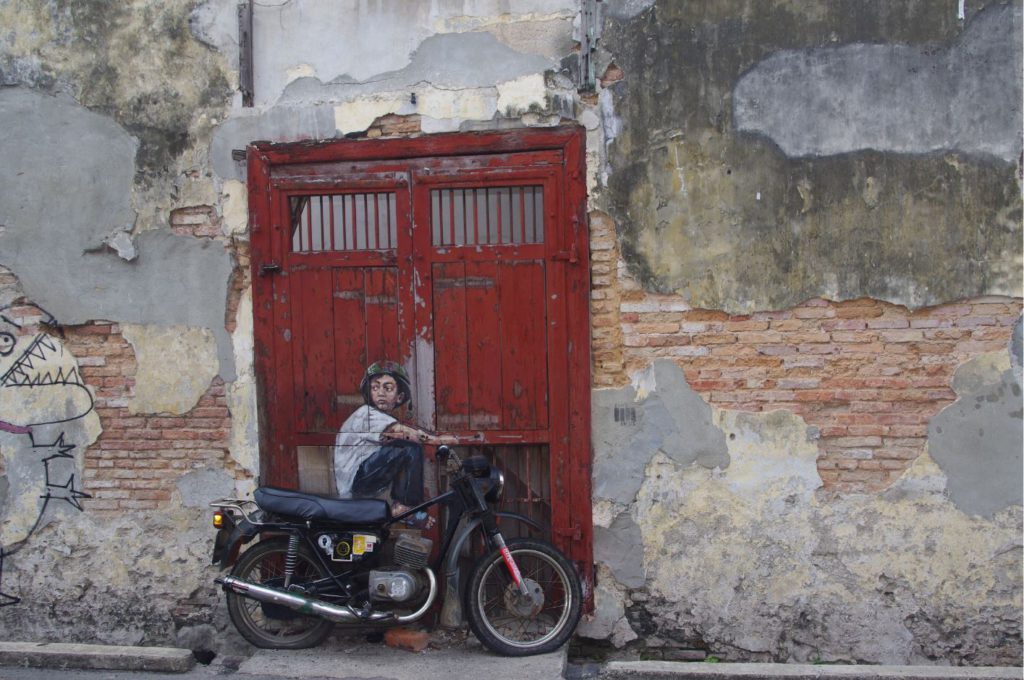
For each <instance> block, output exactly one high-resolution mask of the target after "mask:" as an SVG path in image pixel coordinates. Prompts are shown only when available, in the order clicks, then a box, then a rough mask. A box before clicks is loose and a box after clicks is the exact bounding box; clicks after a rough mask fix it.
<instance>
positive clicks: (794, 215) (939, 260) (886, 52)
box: [601, 0, 1021, 313]
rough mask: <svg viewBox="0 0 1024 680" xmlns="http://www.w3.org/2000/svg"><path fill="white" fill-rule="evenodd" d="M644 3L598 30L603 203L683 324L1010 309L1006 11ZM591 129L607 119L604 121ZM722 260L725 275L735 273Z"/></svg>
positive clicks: (1004, 5) (1017, 245)
mask: <svg viewBox="0 0 1024 680" xmlns="http://www.w3.org/2000/svg"><path fill="white" fill-rule="evenodd" d="M956 10H957V7H956V3H954V2H942V3H939V2H930V1H915V0H907V1H905V2H898V3H884V4H878V3H860V4H856V3H855V4H852V5H851V4H836V3H832V4H829V3H824V4H823V3H818V2H783V1H781V0H780V1H778V2H760V3H743V2H721V3H677V2H659V3H655V4H654V5H653V6H651V7H649V8H648V9H646V10H644V11H642V12H640V13H639V14H636V15H634V16H629V15H626V16H611V17H609V20H608V21H607V22H606V25H605V29H604V34H603V36H602V44H603V46H604V49H605V53H604V55H603V63H604V64H608V63H614V64H615V65H616V66H617V67H618V68H620V69H621V70H622V72H623V74H624V75H623V78H622V79H621V80H618V81H617V82H613V83H610V84H609V85H608V87H607V88H606V89H605V90H603V91H602V92H601V96H602V98H603V100H607V101H608V102H609V103H608V107H609V108H611V109H612V110H613V111H614V117H615V119H617V121H616V123H615V125H614V126H613V129H610V130H609V133H610V134H608V135H607V136H608V138H609V140H608V141H609V144H610V146H609V148H608V161H607V164H608V167H607V172H608V173H609V174H608V179H607V192H606V194H605V195H604V196H603V197H602V202H604V203H606V204H607V207H608V209H609V211H610V212H611V213H612V214H613V215H614V216H615V218H616V220H617V224H618V229H619V234H620V237H621V239H622V252H623V255H624V258H625V260H626V261H627V263H628V265H629V267H630V270H631V272H632V273H634V274H635V275H636V276H637V277H638V278H639V279H640V281H641V283H642V284H643V285H644V287H645V288H647V289H648V290H655V291H658V292H676V293H679V294H680V295H682V296H683V297H684V298H685V299H686V300H687V302H689V303H690V304H691V305H692V306H693V307H707V308H712V309H726V310H729V311H731V312H738V313H742V312H749V311H753V310H758V309H784V308H787V307H790V306H792V305H794V304H798V303H800V302H802V301H804V300H807V299H809V298H813V297H827V298H830V299H853V298H857V297H861V296H870V297H875V298H879V299H884V300H888V301H891V302H895V303H899V304H904V305H907V306H909V307H920V306H926V305H932V304H936V303H940V302H944V301H951V300H957V299H961V298H966V297H971V296H976V295H983V294H1004V295H1013V296H1019V295H1020V294H1021V282H1020V275H1019V274H1020V265H1021V191H1020V181H1019V176H1020V175H1019V173H1020V169H1019V158H1020V153H1021V132H1020V131H1021V97H1020V91H1021V89H1020V88H1021V85H1020V77H1019V76H1020V72H1021V29H1020V26H1021V18H1020V17H1021V6H1020V3H1019V2H986V3H972V4H971V7H970V12H969V13H968V14H967V16H966V17H965V18H964V19H963V20H961V19H960V18H959V17H958V14H957V11H956ZM606 119H607V116H606ZM737 253H742V257H737Z"/></svg>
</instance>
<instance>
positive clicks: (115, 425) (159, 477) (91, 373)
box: [64, 323, 247, 512]
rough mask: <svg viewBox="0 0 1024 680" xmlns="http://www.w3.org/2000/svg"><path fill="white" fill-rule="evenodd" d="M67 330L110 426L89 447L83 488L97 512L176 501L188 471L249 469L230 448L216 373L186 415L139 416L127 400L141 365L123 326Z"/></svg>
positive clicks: (222, 391) (104, 422) (98, 407)
mask: <svg viewBox="0 0 1024 680" xmlns="http://www.w3.org/2000/svg"><path fill="white" fill-rule="evenodd" d="M64 330H65V340H64V342H65V345H66V346H67V348H68V350H69V351H70V352H71V353H72V354H73V355H74V356H75V357H76V359H77V360H78V361H79V365H80V367H81V371H80V373H81V375H82V377H83V380H84V381H85V382H86V384H87V385H89V387H91V388H92V389H93V391H94V393H95V394H96V397H97V399H96V404H95V407H94V408H95V411H96V414H97V415H98V416H99V418H100V424H101V425H102V427H103V431H102V433H101V434H100V436H99V438H98V439H97V441H96V442H95V443H94V444H93V445H92V446H90V447H89V448H88V449H87V450H86V452H85V461H84V466H85V471H84V475H83V477H84V480H83V489H84V491H86V492H87V493H89V494H91V495H92V498H91V499H87V500H85V501H84V503H86V504H88V509H89V510H90V511H91V512H114V511H123V510H155V509H158V508H159V507H160V506H161V505H162V504H165V503H168V502H170V500H171V498H172V495H173V492H174V489H175V484H176V482H177V480H178V479H179V478H180V477H181V475H183V474H185V473H187V472H189V471H190V470H193V469H197V468H201V467H211V468H216V469H224V470H226V471H227V472H228V474H231V475H234V476H235V477H236V478H244V477H245V476H246V475H247V473H246V472H245V471H244V470H242V469H240V468H239V466H238V465H237V463H235V461H234V460H233V459H232V458H231V456H230V454H229V440H230V432H231V414H230V412H229V410H228V408H227V406H226V405H225V403H226V400H225V397H224V395H225V386H224V383H223V381H221V380H220V379H219V378H216V379H214V380H213V382H212V383H211V385H210V387H209V388H208V389H207V391H206V393H205V394H204V395H203V396H202V398H201V399H200V400H199V403H198V404H197V405H196V406H195V407H194V408H193V409H192V410H191V411H189V412H188V413H186V414H183V415H180V416H174V415H133V414H131V413H129V412H128V409H127V404H128V403H129V401H130V399H131V397H132V396H133V395H134V391H135V372H136V369H137V364H136V361H135V355H134V352H133V350H132V347H131V345H130V344H129V343H128V342H127V341H126V340H125V339H124V338H123V337H122V336H121V332H120V328H119V327H118V326H117V325H116V324H108V323H95V324H87V325H84V326H72V327H66V328H65V329H64Z"/></svg>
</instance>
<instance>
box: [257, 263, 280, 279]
mask: <svg viewBox="0 0 1024 680" xmlns="http://www.w3.org/2000/svg"><path fill="white" fill-rule="evenodd" d="M279 271H281V265H279V264H278V263H276V262H268V263H267V264H261V265H260V276H266V275H267V274H276V273H277V272H279Z"/></svg>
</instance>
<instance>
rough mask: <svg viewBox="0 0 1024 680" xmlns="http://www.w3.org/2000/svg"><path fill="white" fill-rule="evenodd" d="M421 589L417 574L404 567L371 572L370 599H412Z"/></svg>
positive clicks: (402, 600)
mask: <svg viewBox="0 0 1024 680" xmlns="http://www.w3.org/2000/svg"><path fill="white" fill-rule="evenodd" d="M419 589H420V579H419V578H417V576H416V574H415V573H413V572H411V571H406V570H404V569H398V570H395V571H371V572H370V599H371V600H384V601H387V602H405V601H406V600H411V599H412V598H413V597H414V596H415V595H416V593H417V592H419Z"/></svg>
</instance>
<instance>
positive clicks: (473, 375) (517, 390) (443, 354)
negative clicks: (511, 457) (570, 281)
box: [431, 260, 548, 431]
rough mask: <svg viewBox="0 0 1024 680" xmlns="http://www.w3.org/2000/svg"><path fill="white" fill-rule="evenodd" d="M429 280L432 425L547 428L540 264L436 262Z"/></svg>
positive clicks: (503, 428) (475, 428) (545, 348)
mask: <svg viewBox="0 0 1024 680" xmlns="http://www.w3.org/2000/svg"><path fill="white" fill-rule="evenodd" d="M431 278H432V280H433V290H434V295H433V303H434V308H433V316H434V324H433V329H434V357H433V359H434V375H435V378H434V384H435V387H434V395H435V400H436V409H437V426H438V427H439V428H440V429H450V430H451V429H454V430H463V429H470V430H484V431H493V430H516V431H520V430H537V429H544V428H546V427H547V424H548V409H547V403H548V394H547V356H546V355H547V335H546V332H545V331H546V328H545V320H546V314H545V305H544V298H545V288H544V263H543V262H540V261H536V262H496V261H491V262H487V261H479V260H475V261H469V262H465V263H463V262H450V263H438V264H435V265H434V266H433V268H432V277H431Z"/></svg>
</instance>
